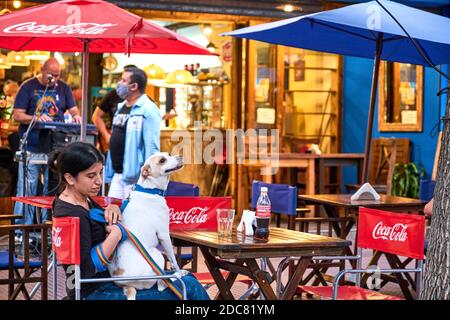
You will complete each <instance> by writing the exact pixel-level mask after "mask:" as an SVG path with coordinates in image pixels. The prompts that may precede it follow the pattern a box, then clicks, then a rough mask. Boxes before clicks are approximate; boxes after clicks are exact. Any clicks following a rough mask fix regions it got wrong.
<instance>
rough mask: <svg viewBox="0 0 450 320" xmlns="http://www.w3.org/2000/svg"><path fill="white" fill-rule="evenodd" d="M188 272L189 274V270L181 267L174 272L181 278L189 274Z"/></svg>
mask: <svg viewBox="0 0 450 320" xmlns="http://www.w3.org/2000/svg"><path fill="white" fill-rule="evenodd" d="M188 274H189V271H187V270H184V269H180V270H177V271H175V272H174V275H176V276H177V277H179V278H181V277H184V276H187V275H188Z"/></svg>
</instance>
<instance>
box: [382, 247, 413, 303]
mask: <svg viewBox="0 0 450 320" xmlns="http://www.w3.org/2000/svg"><path fill="white" fill-rule="evenodd" d="M385 256H386V259H387V260H388V262H389V265H390V266H391V268H392V269H399V268H400V265H399V264H398V262H400V260H399V259H398V257H397V256H395V255H392V254H387V253H386V254H385ZM397 260H398V261H397ZM394 276H395V277H396V278H397V282H398V285H399V286H400V288H401V289H402V292H403V295H404V296H405V298H406V299H408V300H413V299H414V297H413V295H412V294H411V292H410V291H409V288H408V281H407V280H406V279H404V278H403V276H402V273H394Z"/></svg>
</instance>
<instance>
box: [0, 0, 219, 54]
mask: <svg viewBox="0 0 450 320" xmlns="http://www.w3.org/2000/svg"><path fill="white" fill-rule="evenodd" d="M83 40H89V52H94V53H102V52H123V53H130V52H133V53H155V54H157V53H158V54H203V55H211V52H209V51H208V50H207V49H206V48H204V47H202V46H200V45H198V44H196V43H194V42H193V41H191V40H189V39H187V38H186V37H183V36H181V35H179V34H177V33H175V32H173V31H171V30H168V29H166V28H164V27H161V26H159V25H157V24H155V23H152V22H150V21H147V20H144V19H143V18H141V17H139V16H137V15H135V14H132V13H130V12H128V11H126V10H123V9H121V8H119V7H117V6H115V5H113V4H111V3H109V2H105V1H101V0H62V1H56V2H52V3H49V4H44V5H40V6H35V7H30V8H27V9H23V10H18V11H15V12H12V13H9V14H6V15H3V16H1V17H0V47H1V48H5V49H10V50H15V51H21V50H46V51H60V52H80V51H83Z"/></svg>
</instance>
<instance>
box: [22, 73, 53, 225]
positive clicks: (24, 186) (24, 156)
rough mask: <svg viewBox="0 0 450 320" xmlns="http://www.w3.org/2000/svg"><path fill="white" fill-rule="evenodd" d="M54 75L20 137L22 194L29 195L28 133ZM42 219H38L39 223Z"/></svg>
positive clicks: (34, 122)
mask: <svg viewBox="0 0 450 320" xmlns="http://www.w3.org/2000/svg"><path fill="white" fill-rule="evenodd" d="M52 79H53V77H51V76H49V77H48V78H47V84H46V85H45V89H44V93H43V94H42V96H41V99H40V101H38V104H37V105H36V109H35V110H34V113H33V117H32V118H31V121H30V123H29V125H28V128H27V131H25V133H24V134H23V136H22V138H21V139H20V146H19V151H18V152H19V154H20V157H19V162H20V161H22V173H23V174H22V196H24V197H25V196H26V195H27V173H28V160H27V144H28V135H29V134H30V131H31V130H32V129H33V127H34V125H35V124H36V122H37V114H38V112H39V111H41V110H42V101H43V99H44V97H45V94H46V93H47V90H48V87H49V86H50V83H51V81H52ZM39 102H40V107H39ZM22 216H23V218H25V204H23V205H22ZM39 222H40V221H38V223H39Z"/></svg>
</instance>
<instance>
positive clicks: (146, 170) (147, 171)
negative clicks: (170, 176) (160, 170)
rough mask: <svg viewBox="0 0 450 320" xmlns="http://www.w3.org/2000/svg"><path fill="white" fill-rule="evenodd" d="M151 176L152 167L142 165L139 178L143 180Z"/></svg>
mask: <svg viewBox="0 0 450 320" xmlns="http://www.w3.org/2000/svg"><path fill="white" fill-rule="evenodd" d="M151 174H152V167H151V166H150V164H144V165H143V166H142V168H141V176H142V177H143V178H144V179H145V178H147V177H148V176H150V175H151Z"/></svg>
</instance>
